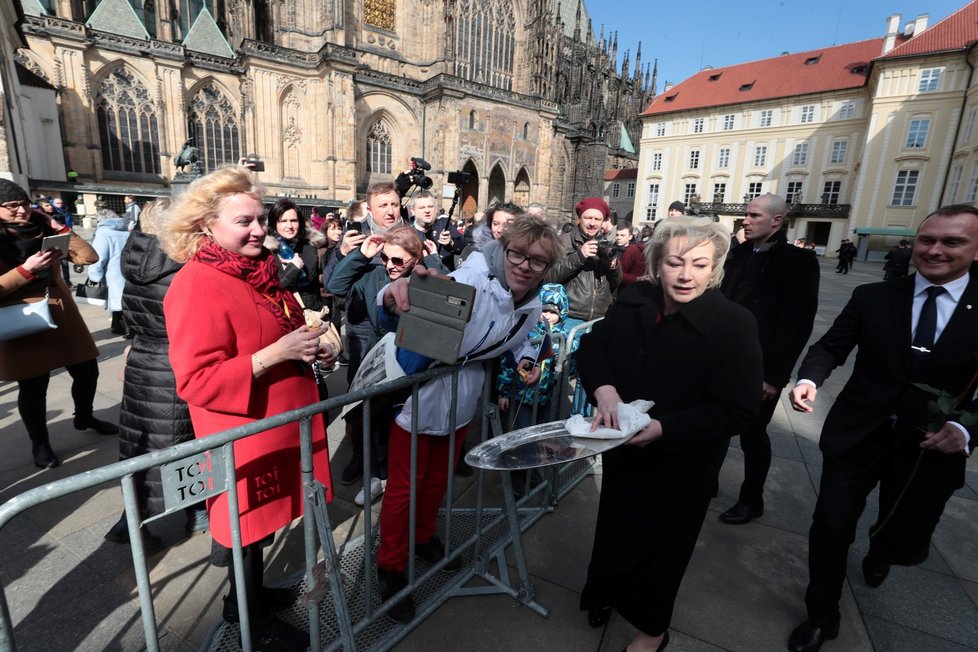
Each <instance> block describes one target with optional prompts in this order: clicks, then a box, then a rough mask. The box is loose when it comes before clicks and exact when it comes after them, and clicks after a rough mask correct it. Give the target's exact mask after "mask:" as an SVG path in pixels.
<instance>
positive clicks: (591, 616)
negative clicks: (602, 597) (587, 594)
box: [587, 607, 611, 627]
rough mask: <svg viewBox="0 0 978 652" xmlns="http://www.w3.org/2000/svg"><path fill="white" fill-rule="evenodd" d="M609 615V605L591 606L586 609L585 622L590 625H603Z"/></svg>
mask: <svg viewBox="0 0 978 652" xmlns="http://www.w3.org/2000/svg"><path fill="white" fill-rule="evenodd" d="M610 617H611V607H591V608H590V609H588V610H587V624H588V625H590V626H591V627H604V626H605V625H606V624H607V623H608V618H610Z"/></svg>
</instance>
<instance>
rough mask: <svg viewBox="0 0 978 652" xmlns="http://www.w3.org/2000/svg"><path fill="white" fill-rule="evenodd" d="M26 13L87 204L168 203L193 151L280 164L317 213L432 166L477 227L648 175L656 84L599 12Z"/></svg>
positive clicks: (488, 2) (423, 2)
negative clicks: (495, 212) (90, 195)
mask: <svg viewBox="0 0 978 652" xmlns="http://www.w3.org/2000/svg"><path fill="white" fill-rule="evenodd" d="M17 1H18V2H20V4H21V8H22V10H23V20H22V24H21V31H22V32H23V34H24V38H25V41H26V43H27V47H24V48H21V49H19V50H18V52H17V62H18V64H19V65H21V66H22V67H24V68H26V69H27V70H29V71H30V72H31V73H33V74H34V75H36V76H38V77H40V78H42V79H43V80H45V81H47V82H48V83H49V84H50V85H51V87H52V88H54V89H55V92H56V95H57V101H58V107H59V108H58V112H59V116H60V120H61V132H62V137H63V145H64V155H65V168H66V169H71V170H74V171H75V172H77V173H78V181H79V184H80V185H79V186H78V189H79V190H84V189H94V190H95V191H98V189H100V188H103V189H109V190H106V191H107V192H113V191H119V192H121V190H119V189H124V188H132V189H134V190H133V192H135V193H136V194H138V190H140V189H141V190H143V191H144V192H145V193H146V194H165V193H168V192H169V182H170V180H172V179H173V177H174V176H175V175H176V174H177V172H178V171H177V169H176V166H175V159H176V157H177V155H178V154H179V153H180V152H181V151H182V150H183V149H184V147H185V146H186V145H187V144H188V143H189V144H192V145H193V146H195V147H197V148H198V150H199V154H200V167H201V169H202V171H203V172H207V171H209V170H212V169H214V168H216V167H217V166H220V165H222V164H225V163H233V162H235V161H237V160H238V159H239V158H241V157H244V156H248V155H254V156H256V157H258V158H260V159H262V160H263V161H264V162H265V171H264V172H263V173H261V180H262V182H264V183H265V184H266V185H267V186H268V187H269V195H270V196H290V197H293V198H295V199H296V200H298V201H300V203H305V204H314V203H315V204H330V205H339V204H342V203H345V202H348V201H350V200H352V199H354V198H355V197H361V196H362V195H363V193H364V191H365V190H366V188H367V186H368V185H369V184H370V183H372V182H374V181H378V180H385V179H393V178H394V177H396V176H397V174H398V173H399V172H400V171H401V170H403V169H405V168H406V167H407V166H408V162H409V160H410V159H411V157H418V158H423V159H425V160H426V161H428V162H429V163H430V164H431V167H432V169H431V171H430V172H429V173H428V174H429V176H431V177H432V180H433V181H434V186H433V191H435V192H436V193H437V194H442V193H443V192H444V193H445V194H446V196H447V195H448V194H450V192H449V191H450V190H451V189H452V186H450V185H448V173H450V172H454V171H457V170H460V171H465V172H469V173H471V175H472V181H470V182H469V183H468V184H467V185H466V186H465V187H464V188H463V189H462V193H461V202H460V210H461V211H462V213H463V214H472V213H474V212H476V211H477V210H484V209H485V208H486V207H488V206H489V205H491V204H492V203H494V202H497V201H514V202H517V203H520V204H523V205H526V204H529V203H531V202H539V203H541V204H543V205H544V206H546V208H547V210H548V212H549V213H550V214H551V215H555V216H556V215H563V214H568V213H569V211H570V209H571V208H572V207H573V205H574V202H575V201H577V200H578V199H580V198H581V197H584V196H587V195H600V194H601V192H602V189H603V181H602V179H603V176H604V173H605V170H606V169H607V168H620V167H633V166H634V165H635V163H636V161H637V156H636V153H635V151H634V148H632V147H631V146H630V143H632V142H635V143H637V142H638V139H639V134H640V131H641V123H640V121H639V119H638V114H639V113H640V112H641V111H642V109H644V108H645V106H647V105H648V104H649V102H650V101H651V98H652V95H653V93H652V89H653V87H654V84H655V82H654V76H653V77H652V80H651V82H650V71H649V66H648V65H647V64H646V65H645V67H644V68H643V65H642V63H641V60H640V53H637V54H636V57H635V62H634V66H630V63H629V57H628V55H626V56H625V61H624V64H623V65H622V66H621V67H619V65H618V64H617V60H618V56H617V55H618V53H617V47H618V46H617V37H614V38H612V37H610V36H609V37H608V38H605V36H604V34H603V30H602V33H601V34H599V35H596V34H595V33H594V32H593V31H592V26H591V23H590V20H589V19H588V16H587V11H586V9H585V7H584V5H583V0H577V2H578V4H575V3H574V1H573V0H17ZM630 69H631V71H630ZM51 154H52V155H57V153H54V152H52V153H51ZM47 181H51V180H47ZM32 185H41V184H34V180H33V179H32ZM113 189H114V190H113ZM446 203H447V202H446ZM445 208H447V205H446V206H445Z"/></svg>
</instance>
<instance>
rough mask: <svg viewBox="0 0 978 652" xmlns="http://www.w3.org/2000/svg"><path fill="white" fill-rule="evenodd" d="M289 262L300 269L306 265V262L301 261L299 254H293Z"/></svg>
mask: <svg viewBox="0 0 978 652" xmlns="http://www.w3.org/2000/svg"><path fill="white" fill-rule="evenodd" d="M289 262H290V263H292V264H293V265H295V266H296V267H298V268H299V269H302V268H303V267H305V266H306V264H305V263H304V262H303V261H302V257H301V256H293V257H292V260H290V261H289Z"/></svg>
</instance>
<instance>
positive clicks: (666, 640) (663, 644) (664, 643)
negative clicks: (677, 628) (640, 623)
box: [621, 629, 669, 652]
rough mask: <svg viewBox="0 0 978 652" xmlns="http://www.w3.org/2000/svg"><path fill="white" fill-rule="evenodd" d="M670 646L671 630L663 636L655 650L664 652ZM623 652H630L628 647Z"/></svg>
mask: <svg viewBox="0 0 978 652" xmlns="http://www.w3.org/2000/svg"><path fill="white" fill-rule="evenodd" d="M667 645H669V630H668V629H667V630H666V633H665V634H664V635H663V636H662V641H660V642H659V647H657V648H655V652H663V650H665V649H666V646H667ZM621 652H628V647H627V646H626V647H625V649H623V650H622V651H621Z"/></svg>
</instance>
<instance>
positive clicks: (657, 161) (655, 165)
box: [652, 152, 662, 170]
mask: <svg viewBox="0 0 978 652" xmlns="http://www.w3.org/2000/svg"><path fill="white" fill-rule="evenodd" d="M652 169H653V170H661V169H662V152H655V153H654V154H652Z"/></svg>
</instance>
